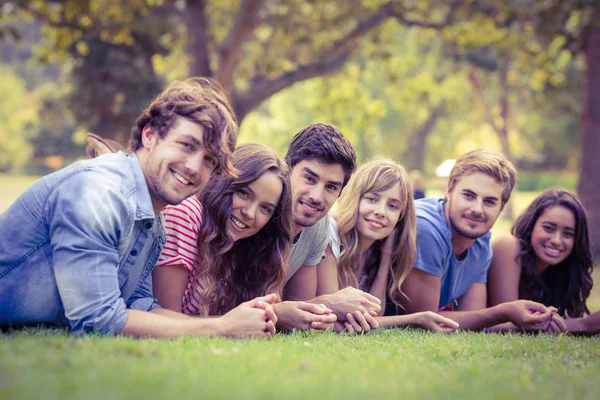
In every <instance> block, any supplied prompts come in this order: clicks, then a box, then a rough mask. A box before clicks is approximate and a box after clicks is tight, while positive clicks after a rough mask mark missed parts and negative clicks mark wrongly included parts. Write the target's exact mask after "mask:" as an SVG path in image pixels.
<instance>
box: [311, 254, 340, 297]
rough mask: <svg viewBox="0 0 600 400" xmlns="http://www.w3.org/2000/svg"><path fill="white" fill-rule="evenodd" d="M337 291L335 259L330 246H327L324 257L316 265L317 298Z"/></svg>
mask: <svg viewBox="0 0 600 400" xmlns="http://www.w3.org/2000/svg"><path fill="white" fill-rule="evenodd" d="M339 289H340V287H339V283H338V272H337V259H336V258H335V256H334V255H333V251H332V250H331V245H328V246H327V249H325V257H323V259H322V260H321V262H320V263H319V265H317V296H321V295H323V294H330V293H335V292H337V291H338V290H339Z"/></svg>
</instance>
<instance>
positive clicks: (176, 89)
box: [129, 78, 238, 176]
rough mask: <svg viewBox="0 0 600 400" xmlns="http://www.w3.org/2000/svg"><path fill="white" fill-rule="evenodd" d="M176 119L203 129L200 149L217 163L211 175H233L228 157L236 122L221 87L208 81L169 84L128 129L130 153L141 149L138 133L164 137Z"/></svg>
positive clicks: (203, 79) (233, 142)
mask: <svg viewBox="0 0 600 400" xmlns="http://www.w3.org/2000/svg"><path fill="white" fill-rule="evenodd" d="M176 117H183V118H186V119H188V120H190V121H191V122H194V123H196V124H198V125H200V126H202V127H203V128H204V137H203V141H204V146H205V147H206V149H207V150H208V152H209V153H210V154H211V155H213V156H214V157H215V159H216V161H217V162H216V167H215V174H223V175H230V176H233V175H235V170H234V169H233V168H232V166H231V161H230V158H231V153H232V152H233V150H234V149H235V143H236V140H237V134H238V124H237V119H236V117H235V113H234V112H233V108H232V107H231V105H230V103H229V100H228V99H227V96H226V95H225V92H224V91H223V88H222V87H221V85H220V84H219V83H218V82H217V81H216V80H213V79H210V78H190V79H188V80H186V81H183V82H180V81H175V82H173V83H171V84H170V85H169V86H168V87H167V88H166V89H165V90H164V91H163V92H162V93H161V94H159V95H158V96H157V97H156V98H155V99H154V100H153V101H152V103H151V104H150V105H149V106H148V108H146V109H145V110H144V111H143V112H142V115H140V116H139V117H138V119H137V121H136V122H135V125H134V126H133V128H132V129H131V138H130V140H129V148H130V150H131V151H136V150H139V149H140V148H141V147H142V131H143V130H144V128H145V127H146V126H149V127H150V128H152V129H154V130H155V131H156V132H157V133H158V136H159V137H160V138H164V137H165V136H166V135H167V133H168V132H169V130H170V129H171V128H172V127H173V124H174V123H175V119H176Z"/></svg>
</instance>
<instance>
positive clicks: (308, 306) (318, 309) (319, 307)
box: [298, 301, 331, 315]
mask: <svg viewBox="0 0 600 400" xmlns="http://www.w3.org/2000/svg"><path fill="white" fill-rule="evenodd" d="M298 308H299V309H301V310H304V311H307V312H310V313H313V314H319V315H321V314H326V313H327V311H329V313H331V310H330V309H329V308H327V307H325V306H324V305H323V304H313V303H307V302H305V301H300V302H298Z"/></svg>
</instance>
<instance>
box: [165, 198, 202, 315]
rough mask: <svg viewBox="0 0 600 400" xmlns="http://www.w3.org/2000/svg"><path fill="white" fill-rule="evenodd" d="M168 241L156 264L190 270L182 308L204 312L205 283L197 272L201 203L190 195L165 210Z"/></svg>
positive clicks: (196, 312)
mask: <svg viewBox="0 0 600 400" xmlns="http://www.w3.org/2000/svg"><path fill="white" fill-rule="evenodd" d="M163 215H164V218H165V230H166V231H167V242H166V243H165V247H164V248H163V251H162V253H161V254H160V257H159V258H158V263H157V264H156V267H165V266H169V265H183V266H184V267H185V269H187V270H188V271H189V276H188V282H187V285H186V288H185V293H184V295H183V299H182V309H183V312H184V313H185V314H188V315H197V314H199V315H203V314H204V310H203V305H202V304H203V302H204V297H205V296H204V295H205V291H204V285H203V284H202V282H201V279H200V277H199V276H198V270H199V268H198V231H199V229H200V225H201V224H202V204H200V201H199V200H198V199H197V198H196V197H195V196H191V197H188V198H187V199H185V200H184V201H182V202H181V203H180V204H178V205H176V206H167V207H165V209H164V210H163Z"/></svg>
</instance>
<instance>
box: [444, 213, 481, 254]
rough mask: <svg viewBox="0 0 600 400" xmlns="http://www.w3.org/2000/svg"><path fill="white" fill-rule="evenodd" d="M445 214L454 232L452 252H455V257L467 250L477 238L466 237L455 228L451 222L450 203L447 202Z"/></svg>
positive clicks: (451, 230)
mask: <svg viewBox="0 0 600 400" xmlns="http://www.w3.org/2000/svg"><path fill="white" fill-rule="evenodd" d="M444 214H445V215H446V223H447V224H448V226H449V227H450V232H452V253H454V256H455V257H459V256H460V255H461V254H463V253H464V252H465V251H467V249H468V248H469V247H470V246H471V245H472V244H473V243H475V239H469V238H467V237H464V236H462V235H461V234H459V233H458V232H456V231H455V230H454V228H453V227H452V224H451V223H450V216H449V215H448V203H446V210H445V212H444Z"/></svg>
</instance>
